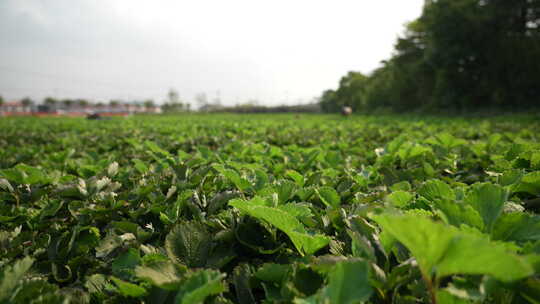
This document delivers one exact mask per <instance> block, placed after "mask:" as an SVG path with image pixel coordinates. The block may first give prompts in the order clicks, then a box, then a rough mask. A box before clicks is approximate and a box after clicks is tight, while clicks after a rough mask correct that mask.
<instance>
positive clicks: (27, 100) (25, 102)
mask: <svg viewBox="0 0 540 304" xmlns="http://www.w3.org/2000/svg"><path fill="white" fill-rule="evenodd" d="M21 104H22V105H23V106H24V107H30V106H32V105H33V104H34V101H33V100H32V99H30V97H25V98H23V100H21Z"/></svg>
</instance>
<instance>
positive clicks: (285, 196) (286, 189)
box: [275, 180, 296, 204]
mask: <svg viewBox="0 0 540 304" xmlns="http://www.w3.org/2000/svg"><path fill="white" fill-rule="evenodd" d="M275 188H276V190H277V192H278V199H279V203H280V204H285V203H286V202H287V201H288V200H289V199H290V198H291V197H293V195H294V192H295V189H296V185H295V184H294V183H292V182H291V181H288V180H282V181H281V182H280V183H279V184H278V185H276V186H275Z"/></svg>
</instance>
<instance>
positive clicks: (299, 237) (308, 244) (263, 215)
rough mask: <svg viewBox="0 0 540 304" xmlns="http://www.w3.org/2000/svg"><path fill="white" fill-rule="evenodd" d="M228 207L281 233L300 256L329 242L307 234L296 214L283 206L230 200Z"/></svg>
mask: <svg viewBox="0 0 540 304" xmlns="http://www.w3.org/2000/svg"><path fill="white" fill-rule="evenodd" d="M229 205H231V206H233V207H235V208H237V209H239V210H240V211H242V212H244V213H246V214H248V215H250V216H253V217H255V218H257V219H260V220H263V221H265V222H267V223H269V224H271V225H273V226H275V227H276V228H278V229H279V230H281V231H283V232H284V233H285V234H287V236H289V238H290V239H291V241H292V242H293V244H294V246H295V247H296V249H297V250H298V252H300V253H301V254H302V255H305V254H308V255H311V254H314V253H315V252H316V251H318V250H319V249H321V248H323V247H325V246H326V245H328V242H329V241H330V239H329V238H328V237H327V236H324V235H321V234H311V233H308V231H307V230H306V229H305V227H304V225H303V224H302V223H301V222H300V221H299V220H298V219H297V218H296V216H297V215H298V214H295V213H294V212H290V211H291V209H290V208H287V207H286V206H284V207H285V208H284V207H281V206H277V207H269V206H266V203H265V202H264V201H263V200H262V199H254V200H251V201H243V200H232V201H230V202H229ZM300 212H301V211H300Z"/></svg>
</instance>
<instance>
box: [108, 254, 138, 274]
mask: <svg viewBox="0 0 540 304" xmlns="http://www.w3.org/2000/svg"><path fill="white" fill-rule="evenodd" d="M140 262H141V255H140V254H139V251H138V250H136V249H134V248H130V249H128V251H127V252H125V253H124V254H122V255H120V256H118V257H117V258H116V259H115V260H114V262H113V263H112V271H113V273H114V274H115V275H117V276H119V277H124V276H125V275H126V273H129V271H131V270H133V269H135V267H136V266H137V265H139V263H140Z"/></svg>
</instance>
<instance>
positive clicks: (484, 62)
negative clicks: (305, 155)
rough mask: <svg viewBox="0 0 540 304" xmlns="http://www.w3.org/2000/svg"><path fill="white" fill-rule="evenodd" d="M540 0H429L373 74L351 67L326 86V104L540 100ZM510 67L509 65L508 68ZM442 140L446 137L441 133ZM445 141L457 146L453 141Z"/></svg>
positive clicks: (491, 105) (362, 106) (361, 106)
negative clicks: (538, 82)
mask: <svg viewBox="0 0 540 304" xmlns="http://www.w3.org/2000/svg"><path fill="white" fill-rule="evenodd" d="M539 15H540V1H538V0H518V1H495V0H482V1H480V0H438V1H426V2H425V5H424V8H423V11H422V14H421V16H420V17H419V18H417V19H416V20H414V21H413V22H411V23H409V24H408V25H407V26H406V29H405V33H404V35H402V37H399V38H398V39H397V41H396V43H395V46H394V53H393V56H392V57H391V58H389V59H388V60H386V61H383V64H382V66H381V67H380V68H379V69H377V70H375V71H374V72H373V73H371V74H370V75H367V76H365V75H362V74H360V73H356V72H349V73H347V75H345V76H343V77H342V78H341V80H340V83H339V87H338V89H337V90H335V91H334V90H327V91H325V92H323V94H322V96H321V98H320V102H321V108H322V109H323V111H326V112H339V111H340V110H341V108H342V107H343V106H352V107H353V108H354V110H358V111H362V112H373V111H385V110H392V111H395V112H402V111H414V110H423V111H432V112H433V111H436V112H440V113H446V112H447V111H453V112H464V113H466V111H470V110H480V109H483V110H492V109H499V110H503V109H504V110H512V111H525V110H527V109H530V108H538V103H537V101H536V97H535V96H537V95H538V93H539V89H538V86H537V85H536V84H535V82H534V80H533V79H534V77H535V75H537V74H538V73H539V72H540V63H539V62H538V61H535V60H534V59H535V58H537V57H538V56H539V55H540V47H539V44H538V38H539V37H540V21H539V20H540V19H539V18H538V16H539ZM509 67H510V68H509ZM440 139H441V140H443V141H445V139H443V138H440ZM462 143H463V142H455V143H453V144H452V145H445V146H446V148H450V147H456V146H455V145H454V144H462Z"/></svg>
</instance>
